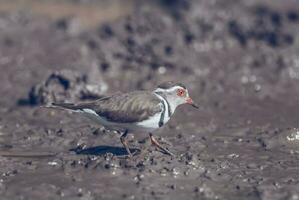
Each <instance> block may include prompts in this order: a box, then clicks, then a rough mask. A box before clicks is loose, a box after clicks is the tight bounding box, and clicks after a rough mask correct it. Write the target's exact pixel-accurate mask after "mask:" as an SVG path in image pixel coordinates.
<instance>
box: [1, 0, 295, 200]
mask: <svg viewBox="0 0 299 200" xmlns="http://www.w3.org/2000/svg"><path fill="white" fill-rule="evenodd" d="M70 2H71V1H70ZM78 2H79V4H80V1H78ZM78 2H77V1H76V2H75V1H73V3H74V4H78ZM82 2H83V1H82ZM82 2H81V3H82ZM131 2H132V1H131ZM88 3H93V2H92V1H86V2H85V3H84V2H83V3H82V4H88ZM0 5H1V4H0ZM102 21H103V20H101V25H97V26H96V27H95V28H94V27H93V28H84V29H83V28H80V27H81V26H80V25H78V22H77V21H76V20H75V19H73V18H71V17H65V18H61V19H53V18H51V17H46V16H40V15H37V14H34V13H32V12H31V13H28V12H26V11H22V10H19V11H11V10H9V11H8V12H4V11H1V15H0V67H1V68H0V69H1V73H0V94H1V98H0V105H1V106H0V155H1V156H0V159H1V162H0V172H1V174H0V194H1V199H269V200H273V199H274V200H275V199H291V200H297V199H299V173H298V172H299V166H298V159H299V125H298V119H299V107H298V102H299V101H298V100H299V95H298V94H299V87H298V84H299V57H298V53H299V3H298V2H296V1H292V0H287V1H286V0H263V1H258V0H250V1H248V0H240V1H233V0H226V1H223V0H213V1H211V0H201V1H195V0H194V1H184V0H173V1H168V0H161V1H158V0H156V1H151V2H150V3H149V1H137V2H135V3H134V6H133V11H132V12H131V13H129V14H128V16H127V17H124V16H122V17H119V18H117V19H116V20H115V19H113V21H111V20H110V21H107V22H106V23H104V24H103V23H102ZM166 80H174V81H179V82H184V83H185V84H186V85H187V86H188V88H189V91H190V93H191V96H192V97H193V99H195V101H197V102H198V103H199V105H200V110H194V109H193V108H192V107H189V106H181V107H180V108H178V110H177V111H176V113H175V115H174V116H173V118H172V119H171V121H170V122H169V123H168V124H167V125H166V126H165V127H163V128H162V129H161V130H159V131H157V132H156V133H155V135H156V137H157V138H158V139H159V140H160V141H161V143H163V144H164V145H165V146H167V147H168V148H169V149H171V150H172V151H173V152H174V153H175V154H176V156H175V157H173V158H171V157H168V156H167V155H164V154H162V153H161V152H158V151H156V150H155V149H154V147H152V146H151V145H150V142H149V140H148V138H147V134H146V133H139V134H134V135H130V136H129V138H130V146H131V148H132V150H134V149H135V151H136V152H138V154H137V155H136V156H134V158H133V159H125V158H124V155H125V150H124V149H123V148H122V146H121V144H120V142H119V136H118V135H117V134H114V133H111V132H109V131H105V130H103V129H102V128H101V126H99V125H96V124H92V123H91V122H90V121H89V120H87V119H84V118H82V117H80V116H78V115H76V114H72V113H68V112H65V111H61V110H51V109H45V108H43V107H42V106H41V105H44V104H47V103H49V102H52V101H66V102H69V101H76V102H77V101H86V100H91V99H95V98H99V97H101V96H105V95H109V94H112V93H115V92H119V91H122V92H124V91H131V90H136V89H153V88H154V87H155V86H156V85H157V84H158V83H160V82H163V81H166Z"/></svg>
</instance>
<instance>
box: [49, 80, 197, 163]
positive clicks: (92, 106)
mask: <svg viewBox="0 0 299 200" xmlns="http://www.w3.org/2000/svg"><path fill="white" fill-rule="evenodd" d="M182 104H189V105H191V106H193V107H195V108H199V107H198V105H197V104H196V103H194V101H193V100H192V98H191V97H190V96H189V93H188V89H187V88H186V86H185V85H184V84H182V83H174V82H164V83H161V84H159V85H158V86H157V87H156V88H155V89H154V90H152V91H149V90H140V91H132V92H128V93H117V94H113V95H111V96H106V97H102V98H100V99H98V100H94V101H91V102H83V103H78V104H74V103H52V104H51V107H55V108H57V107H58V108H63V109H67V110H71V111H73V112H77V113H80V114H82V115H83V116H85V117H87V118H89V119H91V120H93V121H94V122H96V123H98V124H100V125H102V126H104V127H105V129H108V130H112V131H116V132H118V133H120V135H121V136H120V142H121V143H122V145H123V146H124V148H125V149H126V152H127V155H128V156H129V157H132V156H133V155H132V153H131V151H130V149H129V146H128V143H127V135H128V133H136V132H146V133H148V135H149V138H150V141H151V143H152V145H154V146H156V147H157V148H158V149H159V150H160V151H162V152H164V153H165V154H168V155H170V156H174V154H173V153H172V152H170V151H169V150H168V149H166V148H165V147H163V146H162V145H161V144H160V143H159V142H158V141H157V140H156V138H155V137H154V135H153V132H154V131H155V130H157V129H159V128H161V127H162V126H164V125H165V124H166V123H167V122H168V121H169V119H170V118H171V116H172V115H173V114H174V112H175V110H176V108H177V107H178V106H179V105H182Z"/></svg>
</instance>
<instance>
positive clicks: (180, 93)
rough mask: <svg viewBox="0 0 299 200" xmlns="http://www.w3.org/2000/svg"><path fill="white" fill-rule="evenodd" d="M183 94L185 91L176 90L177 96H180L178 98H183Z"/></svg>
mask: <svg viewBox="0 0 299 200" xmlns="http://www.w3.org/2000/svg"><path fill="white" fill-rule="evenodd" d="M185 93H186V92H185V90H183V89H178V90H177V95H178V96H180V97H182V96H185Z"/></svg>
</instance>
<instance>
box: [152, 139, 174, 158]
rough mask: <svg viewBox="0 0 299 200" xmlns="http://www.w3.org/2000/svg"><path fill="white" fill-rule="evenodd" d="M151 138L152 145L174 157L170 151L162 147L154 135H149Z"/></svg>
mask: <svg viewBox="0 0 299 200" xmlns="http://www.w3.org/2000/svg"><path fill="white" fill-rule="evenodd" d="M149 137H150V139H151V142H152V145H154V146H156V147H158V148H159V149H160V150H162V151H163V152H165V153H166V154H168V155H170V156H174V154H173V153H171V152H170V151H169V150H168V149H166V148H164V147H162V146H161V145H160V144H159V142H158V141H157V140H156V139H155V138H154V136H153V134H152V133H150V134H149Z"/></svg>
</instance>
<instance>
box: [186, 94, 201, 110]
mask: <svg viewBox="0 0 299 200" xmlns="http://www.w3.org/2000/svg"><path fill="white" fill-rule="evenodd" d="M186 103H187V104H190V105H191V106H193V107H194V108H197V109H198V108H199V106H198V105H197V104H195V103H194V102H193V100H192V99H191V98H190V97H188V99H187V100H186Z"/></svg>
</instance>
